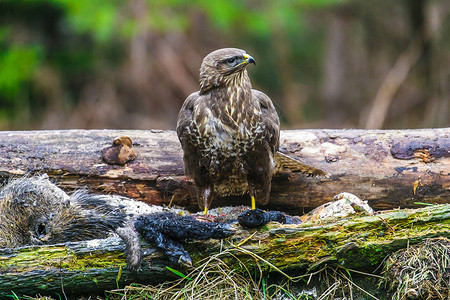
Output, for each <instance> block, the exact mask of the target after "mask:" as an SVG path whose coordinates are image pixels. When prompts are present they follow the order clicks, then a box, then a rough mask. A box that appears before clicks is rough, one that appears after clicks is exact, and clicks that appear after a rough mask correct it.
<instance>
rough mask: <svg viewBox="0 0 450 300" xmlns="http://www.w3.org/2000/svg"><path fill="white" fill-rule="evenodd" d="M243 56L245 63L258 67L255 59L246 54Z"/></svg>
mask: <svg viewBox="0 0 450 300" xmlns="http://www.w3.org/2000/svg"><path fill="white" fill-rule="evenodd" d="M243 56H244V59H245V62H246V63H247V64H254V65H256V61H255V59H254V58H253V57H251V56H250V55H248V54H247V53H245V54H244V55H243Z"/></svg>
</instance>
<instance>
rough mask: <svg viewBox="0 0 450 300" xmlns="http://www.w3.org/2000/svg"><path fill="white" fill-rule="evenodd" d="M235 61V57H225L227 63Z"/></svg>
mask: <svg viewBox="0 0 450 300" xmlns="http://www.w3.org/2000/svg"><path fill="white" fill-rule="evenodd" d="M235 61H236V57H231V58H229V59H227V63H228V64H232V63H234V62H235Z"/></svg>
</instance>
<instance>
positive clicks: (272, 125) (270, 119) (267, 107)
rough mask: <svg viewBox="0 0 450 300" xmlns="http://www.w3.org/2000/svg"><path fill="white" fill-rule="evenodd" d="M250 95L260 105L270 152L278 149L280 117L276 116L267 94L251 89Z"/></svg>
mask: <svg viewBox="0 0 450 300" xmlns="http://www.w3.org/2000/svg"><path fill="white" fill-rule="evenodd" d="M252 95H253V97H255V98H256V99H257V100H258V102H259V105H260V107H261V112H262V122H263V124H264V126H265V130H266V137H267V138H268V140H269V145H270V148H271V150H272V153H275V152H276V151H277V150H278V147H279V145H280V119H279V118H278V114H277V111H276V110H275V106H273V103H272V100H270V98H269V96H267V95H266V94H264V93H263V92H260V91H258V90H252Z"/></svg>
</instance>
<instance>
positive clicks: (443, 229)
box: [0, 204, 450, 298]
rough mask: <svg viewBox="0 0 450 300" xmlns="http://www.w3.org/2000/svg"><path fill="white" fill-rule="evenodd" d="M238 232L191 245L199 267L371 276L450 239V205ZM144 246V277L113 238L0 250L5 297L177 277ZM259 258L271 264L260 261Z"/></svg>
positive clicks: (0, 291) (91, 290)
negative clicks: (404, 252)
mask: <svg viewBox="0 0 450 300" xmlns="http://www.w3.org/2000/svg"><path fill="white" fill-rule="evenodd" d="M236 228H237V233H236V234H235V235H234V236H231V237H229V238H227V239H226V240H224V241H223V243H219V242H217V241H214V240H209V241H206V242H192V243H188V244H187V245H186V247H185V248H186V250H187V251H188V252H189V253H190V254H191V256H192V260H193V264H194V266H198V265H199V264H200V263H201V262H200V260H202V259H204V258H207V257H210V256H211V255H213V254H216V253H219V252H220V251H221V250H222V251H224V252H223V255H221V256H220V258H221V259H222V260H224V261H225V262H226V263H227V264H228V265H230V266H232V267H233V268H239V267H242V265H239V262H238V260H240V261H241V262H242V263H243V264H244V265H245V266H246V267H247V268H249V269H251V268H256V267H257V266H256V264H257V263H258V264H259V265H262V267H263V269H265V270H273V266H275V267H277V268H279V269H280V270H284V271H289V270H295V269H297V270H299V269H306V268H309V269H313V270H314V268H318V267H320V266H322V265H323V264H329V265H336V264H338V265H341V266H344V267H346V268H350V269H364V270H365V271H368V270H370V269H373V268H375V267H377V266H378V265H379V264H380V263H381V262H382V261H383V259H384V258H385V257H386V256H387V255H388V254H390V253H392V252H394V251H396V250H399V249H402V248H405V247H407V245H412V244H415V243H419V242H421V241H423V240H424V239H426V238H432V237H447V238H450V205H449V204H444V205H435V206H428V207H426V208H421V209H405V210H394V211H390V212H385V213H381V214H378V215H373V216H358V215H355V216H353V217H350V218H345V219H341V220H338V221H335V222H332V223H318V222H315V223H314V222H309V223H304V224H301V225H280V224H279V223H274V222H273V223H269V224H267V225H265V226H263V227H261V228H259V229H255V230H246V229H242V228H241V227H240V226H238V225H236ZM240 243H242V245H240ZM144 249H147V252H148V255H147V256H146V257H145V258H144V261H143V264H142V270H141V271H139V273H132V272H130V271H128V270H127V269H126V258H125V255H124V253H123V251H124V245H123V242H122V241H121V240H120V239H119V238H114V237H113V238H108V239H104V240H92V241H83V242H76V243H74V242H71V243H66V244H58V245H50V246H49V245H46V246H29V247H21V248H15V249H0V296H1V297H2V298H4V297H6V295H9V294H11V291H14V293H15V294H17V295H31V296H34V295H36V294H38V293H40V294H42V295H50V294H54V293H58V294H59V295H61V294H62V293H65V294H67V295H69V294H70V295H80V294H82V295H85V296H87V295H98V294H103V291H104V290H107V289H115V288H117V286H119V287H123V286H124V285H126V284H130V283H132V282H135V283H145V284H156V283H159V282H163V281H167V280H170V279H173V278H176V276H174V274H173V273H171V272H170V271H168V270H167V269H166V266H167V265H169V262H168V261H167V260H165V259H164V258H163V257H162V256H161V255H160V254H159V253H158V252H156V251H154V250H153V249H152V248H149V246H146V247H144ZM250 253H252V255H250ZM255 255H258V256H259V257H260V258H261V259H263V260H265V261H262V260H261V259H257V260H255ZM270 264H271V265H270ZM172 267H173V268H175V269H180V268H179V267H176V266H175V267H174V266H172ZM122 268H123V271H121V269H122ZM182 271H183V272H184V273H186V271H187V270H182ZM120 273H121V275H120V276H118V275H119V274H120ZM118 277H120V278H119V279H118V281H117V282H116V280H117V278H118Z"/></svg>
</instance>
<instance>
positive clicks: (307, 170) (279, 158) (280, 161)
mask: <svg viewBox="0 0 450 300" xmlns="http://www.w3.org/2000/svg"><path fill="white" fill-rule="evenodd" d="M274 160H275V169H276V171H281V169H283V168H285V169H289V170H290V171H292V172H300V173H304V174H306V175H308V176H324V177H329V176H330V173H328V172H326V171H323V170H320V169H316V168H314V167H311V166H310V165H307V164H304V163H302V162H299V161H298V160H296V159H295V158H293V157H290V156H289V155H286V154H284V153H281V152H279V151H278V152H277V153H275V156H274Z"/></svg>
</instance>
